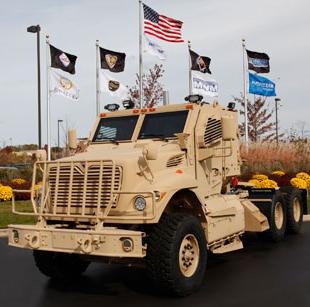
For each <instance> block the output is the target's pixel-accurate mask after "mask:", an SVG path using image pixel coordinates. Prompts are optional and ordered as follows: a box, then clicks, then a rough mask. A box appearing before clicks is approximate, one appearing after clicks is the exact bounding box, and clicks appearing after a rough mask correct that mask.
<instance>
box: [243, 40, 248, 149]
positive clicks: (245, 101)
mask: <svg viewBox="0 0 310 307" xmlns="http://www.w3.org/2000/svg"><path fill="white" fill-rule="evenodd" d="M242 49H243V99H244V133H245V147H246V150H248V148H249V130H248V97H247V96H248V95H247V79H246V78H247V76H246V73H247V68H246V61H245V56H246V55H245V54H246V49H245V39H244V38H243V39H242Z"/></svg>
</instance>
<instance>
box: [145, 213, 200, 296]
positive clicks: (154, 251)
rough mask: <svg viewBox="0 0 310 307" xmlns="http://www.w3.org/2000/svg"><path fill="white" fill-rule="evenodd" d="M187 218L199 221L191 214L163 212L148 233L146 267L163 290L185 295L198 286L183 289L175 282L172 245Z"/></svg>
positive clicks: (158, 286) (152, 278)
mask: <svg viewBox="0 0 310 307" xmlns="http://www.w3.org/2000/svg"><path fill="white" fill-rule="evenodd" d="M187 219H192V220H193V222H195V221H196V222H198V223H199V224H200V222H199V221H198V220H197V219H196V218H195V217H194V216H191V215H188V214H183V213H174V214H166V213H164V214H163V215H162V217H161V219H160V221H159V223H158V224H156V225H154V228H153V230H152V231H151V233H150V235H149V240H148V250H147V257H146V263H147V269H148V274H149V277H150V278H151V280H152V281H153V282H154V284H155V286H157V288H160V289H161V290H163V292H166V293H169V294H173V295H176V296H186V295H188V294H190V293H191V292H193V291H195V290H196V289H197V288H198V285H197V287H194V289H191V290H189V289H185V288H182V287H180V285H179V284H177V283H176V282H175V279H174V278H173V276H174V273H175V272H174V268H173V257H172V254H173V251H172V250H171V249H172V245H173V242H175V240H176V236H177V229H178V227H179V225H180V224H181V223H183V222H184V221H185V220H187Z"/></svg>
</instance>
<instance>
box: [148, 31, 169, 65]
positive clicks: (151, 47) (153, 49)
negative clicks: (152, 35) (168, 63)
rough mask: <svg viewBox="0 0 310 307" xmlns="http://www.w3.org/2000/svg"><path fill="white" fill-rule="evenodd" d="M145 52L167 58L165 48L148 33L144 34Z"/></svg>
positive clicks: (161, 58) (163, 58)
mask: <svg viewBox="0 0 310 307" xmlns="http://www.w3.org/2000/svg"><path fill="white" fill-rule="evenodd" d="M144 38H145V39H144V52H148V53H149V54H151V55H155V56H157V57H158V58H159V59H160V60H166V58H167V57H166V53H165V50H164V49H163V48H162V47H161V46H159V45H158V44H157V43H155V42H153V41H151V40H150V39H149V38H148V37H147V36H146V35H144Z"/></svg>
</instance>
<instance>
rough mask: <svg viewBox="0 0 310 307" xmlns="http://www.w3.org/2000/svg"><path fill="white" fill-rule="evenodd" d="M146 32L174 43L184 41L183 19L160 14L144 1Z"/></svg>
mask: <svg viewBox="0 0 310 307" xmlns="http://www.w3.org/2000/svg"><path fill="white" fill-rule="evenodd" d="M143 12H144V33H146V34H149V35H153V36H156V37H158V38H160V39H162V40H165V41H167V42H173V43H182V42H184V40H183V39H182V33H181V28H182V24H183V22H182V21H179V20H176V19H173V18H170V17H167V16H164V15H160V14H158V13H157V12H156V11H154V10H153V9H151V8H150V7H148V6H147V5H145V4H144V3H143Z"/></svg>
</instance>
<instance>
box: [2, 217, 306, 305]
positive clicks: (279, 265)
mask: <svg viewBox="0 0 310 307" xmlns="http://www.w3.org/2000/svg"><path fill="white" fill-rule="evenodd" d="M168 304H169V307H174V306H177V307H181V306H192V307H196V306H207V307H212V306H217V307H221V306H225V307H227V306H238V307H242V306H249V307H253V306H267V307H268V306H272V307H278V306H279V307H280V306H281V307H286V306H289V307H291V306H294V307H299V306H305V307H307V306H310V223H305V224H304V228H303V232H302V234H300V235H298V236H293V235H290V236H287V237H286V239H285V241H284V242H281V243H279V244H274V243H267V242H265V241H262V240H261V239H259V238H258V237H257V236H250V237H247V238H246V239H245V249H243V250H241V251H238V252H234V253H230V254H226V255H221V256H217V257H214V258H213V257H212V258H211V259H209V261H208V269H207V273H206V277H205V282H204V284H203V286H202V288H201V289H200V290H199V291H198V292H197V293H194V294H192V295H191V296H189V297H186V298H171V297H165V296H160V295H158V294H157V293H156V292H154V291H153V289H152V287H151V286H150V283H149V282H148V280H147V278H146V276H145V272H144V270H143V269H137V268H128V267H124V266H119V265H106V264H98V263H94V264H91V265H90V267H89V268H88V270H87V271H86V273H85V274H84V275H83V276H82V277H81V278H80V279H79V280H76V281H75V282H74V283H72V284H67V285H64V284H59V283H55V282H53V281H51V280H49V279H48V278H47V277H45V276H43V275H41V273H39V271H38V270H37V269H36V267H35V265H34V262H33V259H32V252H31V251H29V250H22V249H17V248H12V247H8V246H7V241H6V239H0V306H1V307H13V306H14V307H16V306H18V307H19V306H22V307H28V306H29V307H39V306H40V307H41V306H42V307H49V306H55V307H56V306H57V307H62V306H66V307H71V306H72V307H80V306H83V307H96V306H101V307H102V306H104V307H109V306H113V307H116V306H128V305H134V306H135V307H139V306H147V307H152V306H156V307H161V306H167V305H168Z"/></svg>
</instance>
